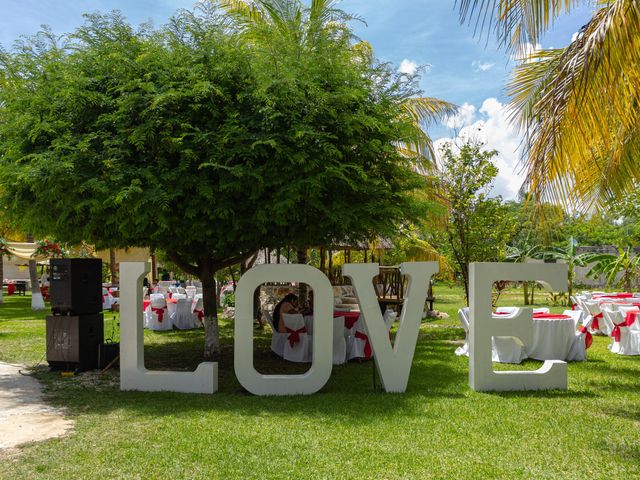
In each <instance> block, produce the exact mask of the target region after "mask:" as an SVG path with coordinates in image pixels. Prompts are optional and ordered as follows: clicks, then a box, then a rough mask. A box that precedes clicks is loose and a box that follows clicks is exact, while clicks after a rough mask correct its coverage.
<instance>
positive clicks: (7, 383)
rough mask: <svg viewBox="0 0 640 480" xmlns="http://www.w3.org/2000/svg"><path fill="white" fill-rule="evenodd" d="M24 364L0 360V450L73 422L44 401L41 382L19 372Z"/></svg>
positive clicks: (61, 431) (58, 432)
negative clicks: (11, 363) (0, 361)
mask: <svg viewBox="0 0 640 480" xmlns="http://www.w3.org/2000/svg"><path fill="white" fill-rule="evenodd" d="M25 370H26V369H25V367H24V366H20V365H9V364H7V363H0V453H5V454H7V453H9V452H11V451H13V449H14V448H15V447H17V446H18V445H21V444H23V443H28V442H38V441H42V440H46V439H48V438H53V437H59V436H62V435H64V434H65V433H67V432H68V431H69V430H70V429H71V428H72V427H73V422H72V421H71V420H66V419H65V418H64V416H63V412H62V411H61V410H59V409H56V408H53V407H51V406H49V405H47V404H46V403H45V402H44V400H43V398H42V386H41V385H40V383H39V382H38V381H37V380H36V379H35V378H33V377H31V376H29V375H23V374H21V373H20V371H23V372H24V371H25Z"/></svg>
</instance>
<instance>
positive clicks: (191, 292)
mask: <svg viewBox="0 0 640 480" xmlns="http://www.w3.org/2000/svg"><path fill="white" fill-rule="evenodd" d="M185 292H186V294H187V297H189V298H194V297H195V296H196V287H191V286H190V287H187V288H185Z"/></svg>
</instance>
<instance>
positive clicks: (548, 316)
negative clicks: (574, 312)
mask: <svg viewBox="0 0 640 480" xmlns="http://www.w3.org/2000/svg"><path fill="white" fill-rule="evenodd" d="M533 318H537V319H538V320H571V318H572V317H570V316H569V315H562V314H561V313H534V314H533Z"/></svg>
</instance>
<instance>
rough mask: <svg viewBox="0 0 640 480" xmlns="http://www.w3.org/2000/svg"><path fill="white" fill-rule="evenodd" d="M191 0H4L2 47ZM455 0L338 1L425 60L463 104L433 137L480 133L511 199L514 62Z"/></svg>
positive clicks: (400, 59)
mask: <svg viewBox="0 0 640 480" xmlns="http://www.w3.org/2000/svg"><path fill="white" fill-rule="evenodd" d="M194 3H195V2H194V0H2V3H1V5H2V14H1V16H0V43H1V44H2V45H3V46H4V47H5V48H6V47H9V46H10V45H11V44H12V43H13V41H14V40H15V39H16V38H17V37H18V36H19V35H23V34H32V33H35V32H36V31H38V30H39V28H40V25H42V24H48V25H50V26H51V27H52V28H53V30H54V32H56V33H60V34H62V33H66V32H69V31H72V30H73V29H74V28H75V27H77V26H78V25H80V24H81V23H82V13H83V12H94V11H108V10H113V9H118V10H121V11H122V12H123V13H124V15H125V16H126V17H127V18H128V19H129V21H130V22H131V23H134V24H138V23H141V22H144V21H147V20H149V19H151V20H153V22H154V23H156V24H158V25H159V24H163V23H164V22H165V21H166V20H167V19H168V18H169V17H170V16H171V14H172V13H173V12H174V11H175V10H176V9H178V8H191V7H192V6H193V4H194ZM454 3H455V2H454V1H453V0H394V1H390V0H343V1H342V2H341V3H340V4H339V6H340V7H341V8H342V9H344V10H346V11H348V12H350V13H355V14H357V15H359V16H361V17H363V18H364V19H365V21H366V23H367V24H366V25H363V24H358V23H355V24H354V29H355V32H356V34H357V35H358V36H359V37H360V38H362V39H363V40H367V41H369V42H370V43H371V44H372V45H373V47H374V51H375V52H376V55H377V56H378V58H380V59H381V60H384V61H388V62H391V63H393V64H394V65H396V66H397V67H398V68H399V67H400V66H401V65H402V66H403V68H405V69H409V70H410V69H412V68H414V66H415V65H424V66H428V67H427V68H426V70H425V72H424V74H423V76H422V80H421V87H422V89H423V90H424V94H425V95H427V96H433V97H438V98H441V99H444V100H448V101H450V102H453V103H455V104H457V105H459V106H460V107H461V110H460V114H459V115H458V116H456V117H455V118H452V119H449V121H448V122H446V124H441V125H436V126H434V127H432V129H431V133H432V135H433V137H434V138H442V140H440V141H439V142H437V144H440V143H442V142H443V141H446V140H447V139H452V138H455V137H456V136H458V135H461V136H465V134H467V135H468V134H469V132H476V133H477V132H480V133H479V134H478V135H479V137H480V139H481V140H482V141H484V142H486V143H487V147H489V148H496V149H497V150H499V152H500V155H499V157H498V158H497V163H498V167H499V169H500V174H499V177H498V178H497V179H496V182H495V189H494V191H495V193H497V194H501V195H503V196H504V197H506V198H513V197H514V196H515V194H516V192H517V190H518V188H519V186H520V185H519V184H520V183H521V179H522V177H521V175H520V174H519V173H518V168H517V163H518V146H519V143H520V139H519V136H518V134H517V133H516V132H514V131H513V129H511V128H510V126H509V124H508V121H507V112H506V110H505V108H504V105H505V103H506V102H507V100H508V99H507V98H506V96H505V92H504V86H505V83H506V81H507V79H508V76H509V73H510V71H511V68H512V67H513V61H512V59H511V58H510V55H509V54H508V53H507V52H505V51H504V50H501V49H499V48H498V47H497V45H496V43H495V41H494V40H493V38H492V37H491V36H489V39H488V41H487V37H486V36H484V37H482V38H479V37H474V32H473V27H472V26H469V25H460V23H459V21H458V15H457V11H456V10H455V5H454ZM591 12H592V7H591V6H589V5H585V6H583V7H580V8H577V9H576V10H575V11H574V12H572V14H571V15H570V16H567V17H563V18H560V19H559V20H558V21H557V22H556V24H555V26H554V28H553V29H552V31H551V32H549V33H548V34H547V35H546V36H545V37H544V38H543V39H542V41H541V42H540V43H541V46H542V47H543V48H549V47H563V46H565V45H567V44H568V43H569V42H570V41H571V37H572V35H573V34H574V33H575V32H576V31H577V30H578V29H579V28H580V26H582V25H584V24H585V23H586V22H587V21H588V19H589V18H590V16H591Z"/></svg>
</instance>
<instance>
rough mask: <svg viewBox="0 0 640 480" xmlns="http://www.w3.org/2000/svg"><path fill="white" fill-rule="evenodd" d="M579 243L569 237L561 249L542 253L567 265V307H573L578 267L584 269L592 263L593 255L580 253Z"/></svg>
mask: <svg viewBox="0 0 640 480" xmlns="http://www.w3.org/2000/svg"><path fill="white" fill-rule="evenodd" d="M577 247H578V242H577V241H576V239H575V238H573V237H569V239H568V240H567V242H566V244H565V245H564V246H561V247H554V248H552V249H551V250H549V251H546V252H543V253H541V256H542V257H543V258H545V259H547V258H548V259H554V260H560V261H563V262H564V263H566V264H567V267H568V276H567V290H568V294H569V295H568V298H567V306H570V305H571V296H572V295H573V284H574V282H575V278H576V267H584V266H586V265H588V264H589V263H590V262H591V254H589V253H578V249H577Z"/></svg>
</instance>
